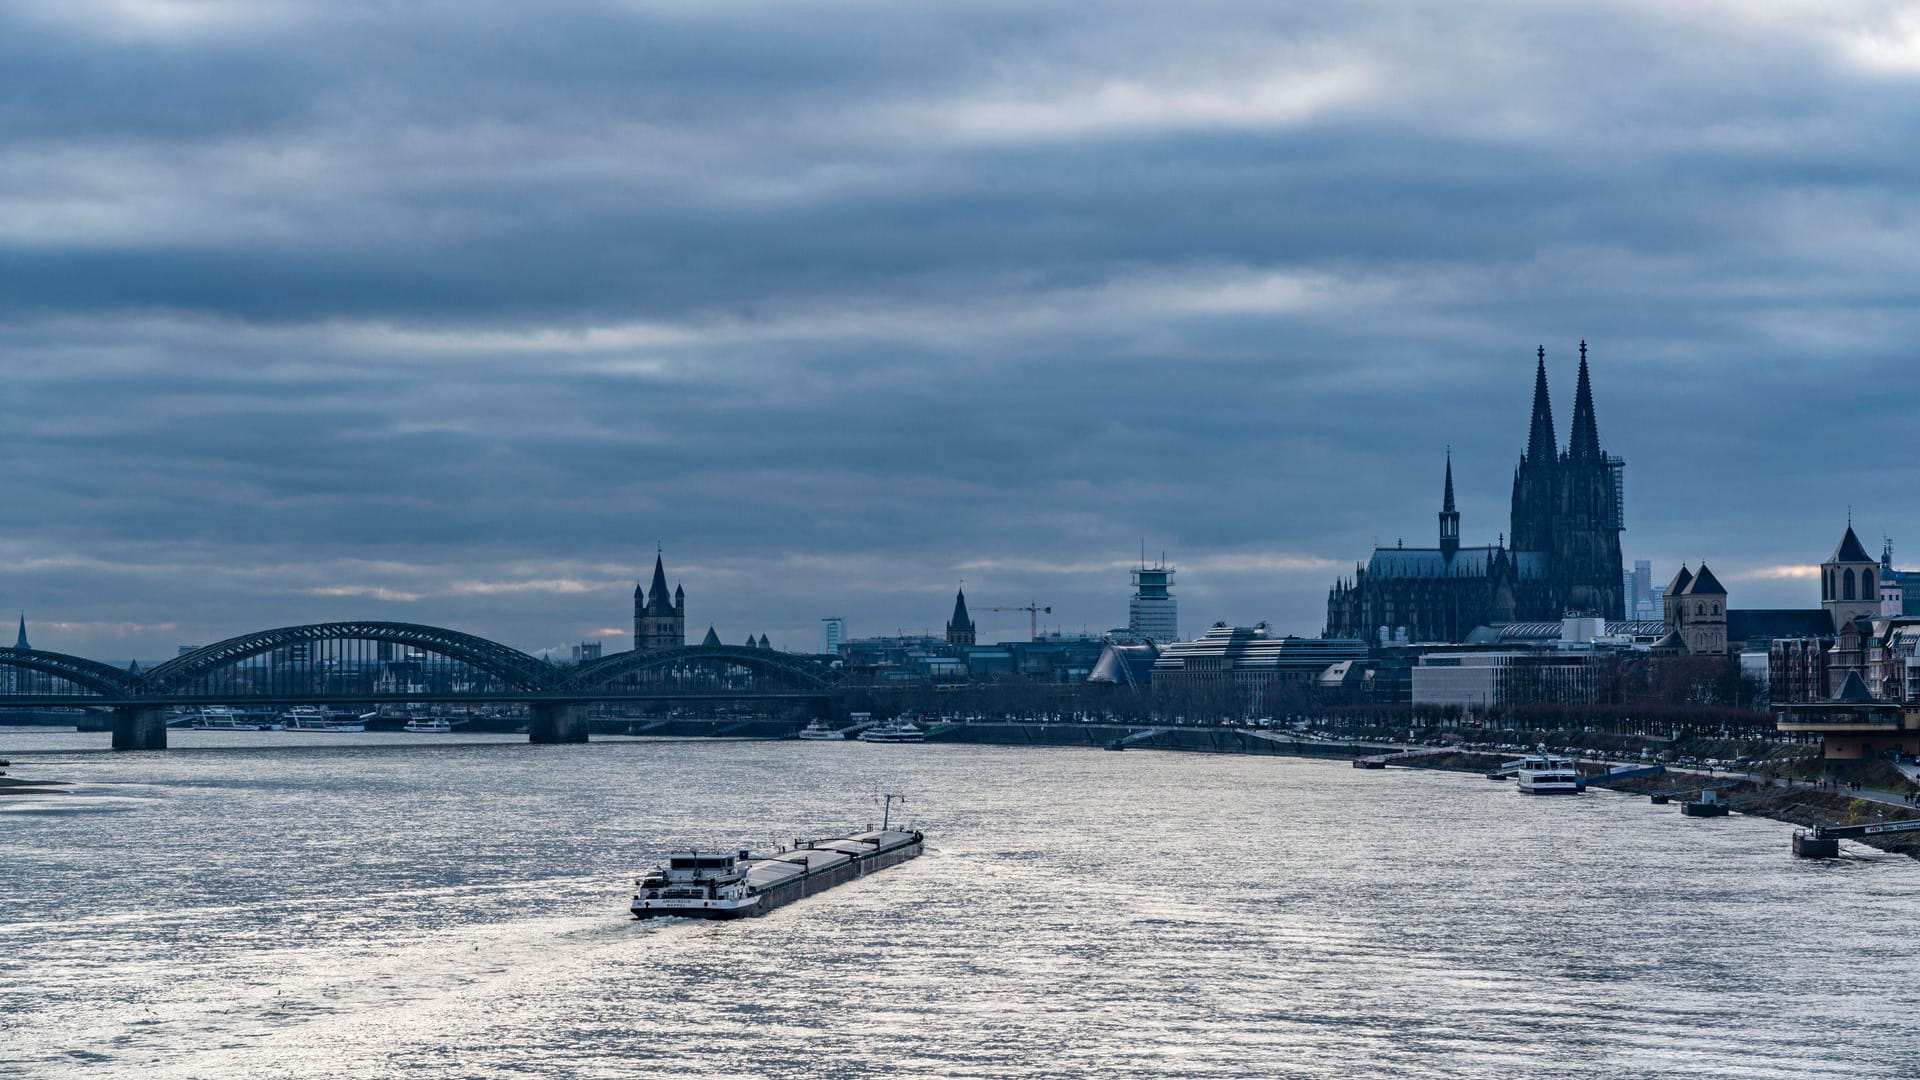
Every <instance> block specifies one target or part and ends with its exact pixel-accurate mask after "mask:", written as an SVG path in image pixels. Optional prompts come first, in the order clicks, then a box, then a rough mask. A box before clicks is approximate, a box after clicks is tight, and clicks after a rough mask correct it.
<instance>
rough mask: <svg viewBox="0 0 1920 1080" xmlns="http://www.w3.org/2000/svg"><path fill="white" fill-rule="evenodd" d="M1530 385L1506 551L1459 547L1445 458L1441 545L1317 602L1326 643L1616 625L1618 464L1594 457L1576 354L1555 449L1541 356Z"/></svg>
mask: <svg viewBox="0 0 1920 1080" xmlns="http://www.w3.org/2000/svg"><path fill="white" fill-rule="evenodd" d="M1538 360H1539V364H1538V367H1537V368H1536V369H1535V373H1534V383H1533V426H1532V430H1531V431H1530V432H1529V434H1528V436H1527V452H1526V454H1525V455H1524V456H1522V457H1521V459H1520V466H1519V468H1518V469H1516V470H1515V471H1514V474H1513V517H1512V534H1511V544H1509V543H1508V542H1507V538H1502V541H1501V542H1500V543H1498V544H1494V545H1491V546H1488V547H1462V546H1460V514H1459V512H1458V511H1457V510H1455V509H1454V500H1453V459H1452V455H1451V454H1449V455H1448V458H1447V470H1446V488H1445V494H1444V495H1443V497H1442V501H1441V510H1440V537H1439V540H1440V543H1439V546H1438V547H1433V548H1409V547H1405V546H1395V547H1391V548H1378V549H1376V550H1375V551H1374V553H1373V557H1372V558H1371V559H1370V560H1368V562H1367V563H1366V564H1365V565H1364V566H1356V567H1355V568H1354V574H1353V577H1352V578H1349V579H1343V580H1341V581H1339V582H1336V583H1335V584H1334V587H1333V589H1332V591H1331V592H1330V593H1329V594H1328V596H1327V629H1326V634H1327V636H1328V637H1347V638H1366V639H1368V640H1380V641H1383V642H1391V641H1394V640H1406V641H1422V642H1442V641H1444V642H1458V641H1464V640H1465V639H1466V636H1467V635H1468V634H1470V633H1472V632H1473V630H1474V629H1475V628H1476V627H1480V626H1490V625H1498V624H1502V623H1513V622H1550V621H1558V620H1559V619H1560V618H1561V617H1562V616H1564V615H1598V616H1600V617H1602V618H1605V619H1608V620H1612V621H1616V622H1617V621H1621V620H1623V619H1624V618H1625V617H1626V597H1625V588H1624V585H1623V583H1622V578H1623V574H1622V559H1621V555H1620V533H1621V530H1623V529H1624V528H1626V517H1625V513H1624V507H1623V505H1622V504H1623V495H1622V485H1621V476H1622V471H1623V469H1624V468H1625V464H1626V463H1625V462H1623V461H1621V460H1620V459H1619V458H1617V457H1613V456H1612V455H1609V454H1608V453H1606V452H1605V451H1604V450H1602V449H1601V448H1600V425H1599V422H1598V420H1597V419H1596V417H1595V414H1594V408H1593V387H1592V384H1591V382H1590V380H1589V378H1588V374H1587V343H1586V342H1584V341H1583V342H1581V343H1580V375H1579V385H1578V388H1577V389H1576V390H1575V392H1574V403H1573V430H1572V432H1571V437H1570V438H1569V440H1568V442H1567V448H1566V450H1564V451H1562V450H1561V449H1560V448H1559V444H1558V439H1557V438H1556V436H1555V433H1554V427H1553V403H1552V401H1551V399H1550V398H1549V397H1548V395H1547V351H1546V349H1545V348H1542V349H1540V351H1539V353H1538Z"/></svg>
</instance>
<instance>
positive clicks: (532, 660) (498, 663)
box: [139, 622, 555, 697]
mask: <svg viewBox="0 0 1920 1080" xmlns="http://www.w3.org/2000/svg"><path fill="white" fill-rule="evenodd" d="M341 640H346V641H371V642H384V643H387V644H391V645H400V646H404V647H407V648H413V649H419V650H421V651H423V652H429V653H434V654H437V655H439V656H444V657H446V658H448V659H450V660H454V661H457V662H459V663H462V664H465V665H467V666H469V667H471V668H473V669H474V670H475V671H479V672H483V673H485V674H487V675H490V676H492V677H493V678H496V679H499V680H500V681H501V682H502V683H504V684H505V685H506V686H507V687H508V688H510V689H513V690H522V691H532V690H544V689H546V688H548V687H549V686H550V685H551V684H552V683H553V682H554V677H555V668H554V667H553V665H551V664H549V663H547V662H546V661H545V660H542V659H540V658H539V657H536V656H530V655H528V654H527V653H523V652H521V651H520V650H519V649H515V648H512V647H511V646H507V645H502V644H500V643H499V642H497V641H489V640H487V639H486V638H483V637H476V636H474V635H472V634H464V633H461V632H460V631H458V630H448V629H446V628H445V627H441V626H426V625H422V624H419V623H400V622H334V623H311V624H308V625H304V626H282V627H279V628H277V629H273V630H259V631H256V632H254V633H251V634H242V635H240V636H238V637H231V638H228V639H227V640H225V641H216V642H214V643H213V644H211V645H207V646H204V647H202V648H199V649H195V650H194V651H192V652H190V653H186V654H184V655H181V656H176V657H174V658H173V659H171V660H169V661H167V662H166V663H164V664H158V665H155V666H154V667H153V668H152V669H151V670H149V671H148V672H147V673H146V674H145V675H144V676H143V677H142V678H141V679H140V681H139V689H140V692H141V693H142V694H144V695H146V696H149V697H160V696H165V695H167V694H171V693H176V692H179V691H180V690H182V689H185V688H187V687H189V686H191V685H193V684H194V683H196V682H198V681H199V680H201V679H204V678H207V677H208V676H211V675H214V674H216V673H218V672H220V671H222V670H223V669H226V668H230V667H233V666H235V665H237V664H241V663H243V662H245V661H247V660H251V659H253V658H254V657H258V656H262V655H265V654H267V653H271V652H274V651H276V650H280V649H289V648H295V647H298V646H301V645H303V644H305V645H310V644H311V643H314V642H323V641H341Z"/></svg>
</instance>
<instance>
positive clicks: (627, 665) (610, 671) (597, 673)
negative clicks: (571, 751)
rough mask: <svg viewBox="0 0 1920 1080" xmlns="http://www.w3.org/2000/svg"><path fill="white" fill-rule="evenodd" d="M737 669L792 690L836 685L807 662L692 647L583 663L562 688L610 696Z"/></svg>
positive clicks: (745, 650)
mask: <svg viewBox="0 0 1920 1080" xmlns="http://www.w3.org/2000/svg"><path fill="white" fill-rule="evenodd" d="M719 668H738V669H744V670H745V671H747V672H749V673H751V674H753V675H755V676H757V677H760V678H764V679H767V680H769V681H771V682H773V683H776V684H779V685H780V686H782V687H783V688H786V689H791V690H794V691H801V692H809V691H825V690H830V689H832V687H833V683H832V682H831V681H830V680H829V679H828V678H827V677H826V676H825V674H823V673H822V671H821V669H820V666H819V665H818V664H815V663H813V662H811V661H808V660H802V659H799V658H797V657H793V656H788V655H787V654H785V653H779V652H774V651H773V650H771V649H755V648H749V647H747V646H745V645H688V646H684V647H682V648H678V649H656V650H654V651H652V652H623V653H615V654H613V655H612V656H604V657H601V658H600V659H598V660H594V661H591V662H589V663H585V664H581V665H580V666H579V667H577V668H574V669H572V670H571V671H568V672H566V673H565V675H564V677H563V678H562V680H561V683H560V685H559V686H558V687H557V688H558V689H564V690H569V691H571V690H582V691H594V690H600V691H610V690H615V689H617V688H619V687H620V686H621V685H622V684H630V683H632V682H633V681H634V680H636V679H640V680H647V681H657V680H659V679H662V678H668V679H671V678H673V677H675V676H676V675H679V676H684V675H686V674H687V673H689V672H692V671H695V670H697V669H705V670H716V669H719Z"/></svg>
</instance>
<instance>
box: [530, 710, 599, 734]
mask: <svg viewBox="0 0 1920 1080" xmlns="http://www.w3.org/2000/svg"><path fill="white" fill-rule="evenodd" d="M527 741H528V742H534V743H582V742H586V741H587V710H586V709H585V708H583V707H581V706H579V705H541V704H536V705H534V706H533V720H532V722H531V723H529V724H528V725H527Z"/></svg>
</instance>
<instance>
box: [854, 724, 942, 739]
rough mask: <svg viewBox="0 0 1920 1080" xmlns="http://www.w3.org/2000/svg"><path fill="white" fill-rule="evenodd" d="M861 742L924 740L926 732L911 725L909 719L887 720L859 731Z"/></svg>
mask: <svg viewBox="0 0 1920 1080" xmlns="http://www.w3.org/2000/svg"><path fill="white" fill-rule="evenodd" d="M860 741H861V742H887V743H897V742H926V741H927V733H926V732H924V731H922V730H920V729H919V728H917V727H914V726H913V721H911V720H889V721H887V722H886V723H884V724H880V725H878V726H876V727H870V728H868V729H867V730H865V731H863V732H861V733H860Z"/></svg>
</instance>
